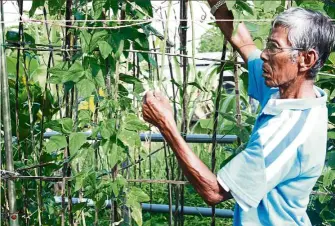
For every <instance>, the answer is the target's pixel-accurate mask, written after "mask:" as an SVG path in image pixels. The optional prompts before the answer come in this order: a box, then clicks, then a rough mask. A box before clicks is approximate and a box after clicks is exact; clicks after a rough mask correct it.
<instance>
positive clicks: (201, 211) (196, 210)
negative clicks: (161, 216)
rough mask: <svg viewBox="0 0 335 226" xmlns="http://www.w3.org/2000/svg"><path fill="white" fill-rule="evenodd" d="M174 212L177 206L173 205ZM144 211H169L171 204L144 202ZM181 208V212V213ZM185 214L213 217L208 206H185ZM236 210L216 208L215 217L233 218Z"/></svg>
mask: <svg viewBox="0 0 335 226" xmlns="http://www.w3.org/2000/svg"><path fill="white" fill-rule="evenodd" d="M171 208H172V212H175V210H176V207H175V206H174V205H172V207H171ZM142 211H147V212H152V213H169V212H170V211H169V205H164V204H148V203H142ZM180 212H181V211H180V209H179V213H180ZM184 215H193V216H202V217H211V216H212V208H206V207H193V206H184ZM233 215H234V212H233V211H232V210H226V209H215V217H218V218H232V217H233Z"/></svg>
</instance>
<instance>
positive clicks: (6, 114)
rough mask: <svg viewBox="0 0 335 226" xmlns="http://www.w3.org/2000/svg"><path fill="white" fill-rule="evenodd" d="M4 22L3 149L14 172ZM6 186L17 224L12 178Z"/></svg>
mask: <svg viewBox="0 0 335 226" xmlns="http://www.w3.org/2000/svg"><path fill="white" fill-rule="evenodd" d="M0 18H1V21H4V15H3V1H2V0H0ZM4 27H5V25H4V23H1V24H0V35H1V38H0V59H1V63H0V66H1V67H0V68H1V72H0V75H1V98H2V116H3V127H4V138H5V151H6V170H8V171H10V172H14V164H13V146H12V127H11V118H10V106H9V86H8V77H7V64H6V55H5V48H4V45H3V44H4V41H5V40H4V39H5V37H4V33H5V29H4ZM7 186H8V191H7V192H8V201H9V223H10V225H11V226H18V225H19V219H18V213H17V211H16V194H15V183H14V181H13V180H12V179H9V180H8V181H7Z"/></svg>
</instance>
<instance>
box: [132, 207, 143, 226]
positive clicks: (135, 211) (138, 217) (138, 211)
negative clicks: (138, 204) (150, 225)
mask: <svg viewBox="0 0 335 226" xmlns="http://www.w3.org/2000/svg"><path fill="white" fill-rule="evenodd" d="M131 217H132V218H133V219H134V221H135V222H136V224H137V225H139V226H141V225H142V224H143V222H142V208H132V211H131Z"/></svg>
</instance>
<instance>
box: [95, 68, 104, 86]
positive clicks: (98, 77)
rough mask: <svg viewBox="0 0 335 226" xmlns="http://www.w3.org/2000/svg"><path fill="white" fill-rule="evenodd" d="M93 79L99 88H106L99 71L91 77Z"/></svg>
mask: <svg viewBox="0 0 335 226" xmlns="http://www.w3.org/2000/svg"><path fill="white" fill-rule="evenodd" d="M93 79H94V81H95V83H96V85H97V86H98V87H99V88H103V89H104V88H106V84H105V79H104V77H103V75H102V72H101V70H99V72H98V73H97V74H96V75H95V76H94V75H93Z"/></svg>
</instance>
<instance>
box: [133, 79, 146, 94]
mask: <svg viewBox="0 0 335 226" xmlns="http://www.w3.org/2000/svg"><path fill="white" fill-rule="evenodd" d="M144 91H145V89H144V87H143V84H142V83H141V82H135V84H134V92H135V93H137V94H141V93H143V92H144Z"/></svg>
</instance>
